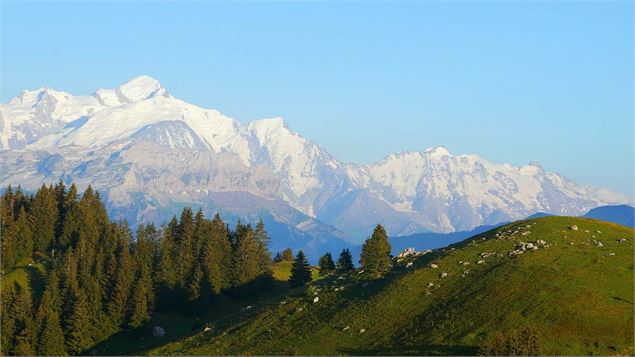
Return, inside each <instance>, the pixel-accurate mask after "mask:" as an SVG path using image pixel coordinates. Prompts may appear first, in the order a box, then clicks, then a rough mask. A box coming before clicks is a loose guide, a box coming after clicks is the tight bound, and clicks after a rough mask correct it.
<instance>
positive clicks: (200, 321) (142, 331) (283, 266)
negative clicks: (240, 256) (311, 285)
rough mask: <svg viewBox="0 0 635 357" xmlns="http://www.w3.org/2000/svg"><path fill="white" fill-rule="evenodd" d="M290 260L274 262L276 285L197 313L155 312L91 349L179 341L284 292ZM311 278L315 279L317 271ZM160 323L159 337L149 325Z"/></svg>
mask: <svg viewBox="0 0 635 357" xmlns="http://www.w3.org/2000/svg"><path fill="white" fill-rule="evenodd" d="M291 264H292V262H280V263H276V264H274V265H273V267H272V270H273V275H274V278H275V279H276V283H275V289H274V290H272V291H270V292H268V293H266V294H261V295H259V296H256V297H254V298H252V299H247V300H244V301H236V300H232V299H230V298H228V297H226V296H224V295H221V296H219V297H218V300H217V301H216V303H215V306H214V308H212V309H210V310H209V311H207V312H204V313H201V314H200V315H189V316H188V315H182V314H178V313H155V314H154V315H153V316H152V318H151V320H150V322H149V323H147V324H146V325H145V326H143V327H140V328H137V329H131V330H124V331H122V332H120V333H118V334H116V335H114V336H112V337H111V338H109V339H108V340H106V341H104V342H102V343H100V344H98V345H97V346H95V347H94V348H92V349H91V351H94V353H96V354H98V355H108V356H109V355H137V354H142V353H144V351H147V350H149V349H152V348H156V347H159V346H161V345H163V344H165V343H168V342H171V341H178V340H181V339H184V338H186V337H188V336H190V335H192V334H193V333H194V332H195V331H200V330H201V329H202V327H201V326H202V325H205V323H206V322H209V321H215V320H217V319H221V318H226V317H227V316H233V315H236V314H240V313H241V311H247V310H249V309H246V307H247V306H254V304H256V303H257V302H258V301H260V300H262V299H272V298H276V297H278V296H280V295H283V294H285V293H286V292H287V291H288V290H289V286H288V283H287V280H288V279H289V276H290V275H291ZM313 278H314V279H318V275H317V271H315V272H314V273H313ZM154 326H161V327H163V328H164V329H165V330H166V335H165V336H163V337H162V338H157V337H153V336H152V328H153V327H154Z"/></svg>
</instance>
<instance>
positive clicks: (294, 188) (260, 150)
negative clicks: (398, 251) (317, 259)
mask: <svg viewBox="0 0 635 357" xmlns="http://www.w3.org/2000/svg"><path fill="white" fill-rule="evenodd" d="M0 163H1V166H2V172H1V173H0V185H1V186H2V187H6V186H7V185H14V186H15V185H21V186H22V188H24V189H26V190H36V189H37V188H38V187H39V186H40V185H42V183H47V184H48V183H55V182H57V181H58V180H62V181H64V182H67V183H68V182H71V181H72V182H75V183H76V184H77V185H78V186H79V187H80V188H84V187H87V186H88V185H92V186H93V188H95V189H97V190H99V191H100V192H101V193H102V195H103V197H104V199H105V200H106V202H107V206H108V209H109V211H110V213H111V214H112V215H113V216H114V217H115V218H125V219H127V220H129V221H130V222H131V223H132V224H136V223H140V222H155V223H161V222H165V221H166V220H167V219H169V218H170V217H171V216H172V215H174V214H175V213H177V212H178V211H179V210H180V209H181V208H182V207H184V206H185V205H189V206H193V207H195V208H197V207H198V208H201V209H203V210H204V211H205V213H207V214H213V213H214V212H221V213H222V214H223V215H224V216H226V217H228V218H230V219H234V220H237V219H243V220H248V221H254V220H256V219H258V218H259V217H262V218H263V219H265V220H266V223H267V224H268V225H269V226H270V227H271V228H270V230H271V231H272V232H271V233H272V235H274V234H275V235H277V236H278V237H274V240H273V245H274V246H273V250H274V251H275V250H276V249H282V248H284V247H285V246H286V245H289V246H292V247H293V248H296V249H297V248H303V249H305V250H307V251H308V252H309V254H313V255H315V254H318V253H320V252H321V251H324V250H325V248H328V249H339V248H340V247H343V246H345V245H346V244H350V243H358V242H360V241H361V240H362V239H364V238H366V237H367V236H368V235H369V234H370V232H371V231H372V227H373V226H374V225H376V224H377V223H382V224H384V225H385V226H386V228H387V229H388V231H389V232H390V233H391V235H408V234H414V233H418V232H455V231H465V230H471V229H474V228H476V227H479V226H482V225H493V224H497V223H500V222H505V221H510V220H515V219H520V218H524V217H526V216H528V215H530V214H533V213H535V212H548V213H551V214H559V215H579V214H583V213H585V212H587V211H588V210H590V209H592V208H594V207H598V206H602V205H607V204H619V203H630V202H631V199H630V198H629V197H626V196H623V195H620V194H617V193H613V192H610V191H609V190H606V189H603V188H594V187H588V186H584V185H581V184H578V183H576V182H574V181H572V180H570V179H568V178H566V177H564V176H562V175H559V174H557V173H552V172H546V171H545V170H544V169H543V168H542V167H540V165H539V164H537V163H530V164H527V165H524V166H520V167H518V166H513V165H510V164H505V163H494V162H490V161H488V160H485V159H483V158H480V157H479V156H476V155H453V154H452V153H451V152H450V151H449V150H448V149H446V148H445V147H435V148H429V149H426V150H423V151H416V152H401V153H395V154H391V155H388V156H387V157H386V158H385V159H383V160H381V161H380V162H377V163H375V164H371V165H360V164H355V163H343V162H341V161H339V160H337V159H336V158H334V157H333V156H332V155H330V154H329V153H328V152H327V151H326V150H325V149H323V148H322V147H320V146H319V145H318V144H317V143H315V142H312V141H310V140H307V139H305V138H303V137H302V136H301V135H299V134H298V133H295V132H293V131H292V130H291V129H290V128H289V127H288V126H287V124H286V123H285V122H284V120H283V119H282V118H267V119H261V120H255V121H252V122H249V123H246V124H242V123H240V122H238V121H237V120H235V119H233V118H230V117H227V116H225V115H223V114H222V113H221V112H219V111H216V110H213V109H205V108H201V107H198V106H196V105H192V104H190V103H187V102H185V101H183V100H180V99H177V98H174V97H173V96H172V95H171V94H170V93H169V92H168V91H167V90H166V89H165V88H164V87H163V86H162V85H161V84H160V83H159V81H157V80H155V79H153V78H151V77H148V76H139V77H137V78H134V79H132V80H130V81H128V82H127V83H124V84H122V85H121V86H119V87H118V88H115V89H98V90H96V91H95V92H94V93H93V94H91V95H85V96H73V95H71V94H69V93H66V92H61V91H56V90H53V89H51V88H48V87H42V88H39V89H36V90H32V91H23V92H22V93H20V94H19V95H18V96H17V97H16V98H14V99H12V100H10V101H9V102H8V103H3V104H0Z"/></svg>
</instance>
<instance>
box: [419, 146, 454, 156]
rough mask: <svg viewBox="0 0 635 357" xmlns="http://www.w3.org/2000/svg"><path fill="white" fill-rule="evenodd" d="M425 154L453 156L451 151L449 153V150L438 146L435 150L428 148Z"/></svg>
mask: <svg viewBox="0 0 635 357" xmlns="http://www.w3.org/2000/svg"><path fill="white" fill-rule="evenodd" d="M424 152H425V153H426V154H428V155H430V156H438V157H442V156H450V155H452V154H451V153H450V151H448V149H446V148H445V146H437V147H433V148H428V149H426V150H425V151H424Z"/></svg>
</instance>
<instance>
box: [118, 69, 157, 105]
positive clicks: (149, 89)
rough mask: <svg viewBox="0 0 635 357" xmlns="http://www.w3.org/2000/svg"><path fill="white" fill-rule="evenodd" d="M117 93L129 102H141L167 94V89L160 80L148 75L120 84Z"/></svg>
mask: <svg viewBox="0 0 635 357" xmlns="http://www.w3.org/2000/svg"><path fill="white" fill-rule="evenodd" d="M117 93H118V94H120V95H121V96H123V97H125V98H126V99H128V101H129V102H139V101H142V100H144V99H148V98H150V97H153V96H156V95H167V91H166V90H165V88H163V86H162V85H161V83H159V81H157V80H156V79H154V78H152V77H150V76H146V75H141V76H138V77H135V78H133V79H131V80H129V81H128V82H126V83H124V84H122V85H120V86H119V87H118V88H117Z"/></svg>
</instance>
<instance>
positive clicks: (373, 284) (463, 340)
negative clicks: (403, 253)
mask: <svg viewBox="0 0 635 357" xmlns="http://www.w3.org/2000/svg"><path fill="white" fill-rule="evenodd" d="M574 224H575V225H577V226H578V227H579V230H578V231H573V230H570V229H569V228H568V227H570V226H572V225H574ZM527 231H529V232H531V233H530V234H529V235H522V234H523V232H527ZM598 231H600V232H601V233H599V232H598ZM621 238H626V239H627V241H626V242H622V243H619V242H618V239H621ZM633 238H634V231H633V229H632V228H627V227H623V226H619V225H616V224H612V223H606V222H601V221H596V220H591V219H582V218H572V217H542V218H537V219H534V220H530V221H520V222H515V223H513V224H510V225H507V226H503V227H500V228H498V229H495V230H492V231H489V232H486V233H483V234H480V235H477V236H475V237H472V238H470V239H468V240H466V241H463V242H461V243H458V244H454V245H452V246H450V247H447V248H445V249H442V250H436V251H434V252H432V253H430V254H426V255H422V256H419V257H416V258H411V259H406V260H404V261H402V262H396V261H394V264H395V265H394V267H393V270H392V271H391V272H390V273H389V274H387V275H386V276H385V277H384V278H382V279H378V280H367V279H366V278H365V276H364V274H363V273H359V272H355V273H353V274H350V275H344V276H331V277H326V278H323V279H321V280H318V281H315V282H313V283H312V284H311V287H310V288H308V289H294V290H289V291H288V292H286V293H283V294H280V295H277V296H271V297H270V298H268V299H265V300H262V301H260V302H259V303H258V304H257V305H255V307H254V308H253V309H250V310H247V311H245V310H242V311H241V310H239V311H237V312H236V313H232V314H227V315H224V316H223V317H220V318H218V319H216V320H215V321H214V323H213V326H214V329H213V331H210V332H205V333H204V332H199V333H195V334H194V335H193V336H190V337H187V338H184V339H181V340H178V341H174V342H171V343H168V344H165V345H163V346H160V347H157V348H154V349H151V350H148V351H145V352H147V353H150V354H159V355H192V354H194V355H228V354H229V355H257V354H259V355H286V354H302V355H339V354H357V355H377V354H380V355H395V354H396V355H409V354H416V355H422V354H429V355H437V354H439V355H447V354H455V355H466V354H467V355H470V354H477V353H478V346H479V345H480V344H481V342H482V341H483V339H484V338H485V337H486V336H488V335H489V334H491V333H493V332H496V331H501V332H504V333H505V332H509V331H513V330H517V329H520V328H522V327H524V326H532V327H535V328H536V329H537V330H538V331H539V335H540V341H541V344H542V349H543V352H544V353H545V354H550V355H583V354H584V355H587V354H589V355H591V354H592V355H598V354H599V355H610V354H629V355H632V354H633V352H634V351H633V332H634V331H633V322H634V321H633V300H634V299H633V288H634V287H633ZM539 239H542V240H545V241H546V242H547V245H548V247H545V248H540V249H538V250H535V251H527V252H525V253H523V254H521V255H518V256H515V257H511V256H509V255H508V253H509V252H510V251H511V250H513V249H514V246H515V244H516V243H517V242H520V241H523V242H529V241H531V242H535V241H537V240H539ZM596 241H600V242H602V244H603V246H601V247H600V246H598V244H597V243H596ZM571 243H573V244H571ZM481 253H494V254H492V255H490V256H488V257H486V258H481V257H480V255H481ZM609 253H614V255H610V254H609ZM478 260H484V261H485V262H484V263H482V264H477V262H478ZM410 261H411V262H412V263H413V266H412V267H409V268H407V267H406V264H407V263H408V262H410ZM460 261H463V262H469V265H462V264H459V262H460ZM431 263H435V264H437V265H438V268H437V269H433V268H431V267H430V264H431ZM280 270H281V271H280V272H279V274H278V275H277V276H278V277H284V272H282V270H283V269H282V268H281V267H280ZM466 270H469V272H468V273H465V271H466ZM442 272H444V273H447V276H446V277H443V278H441V277H440V274H441V273H442ZM430 283H432V284H434V285H433V286H429V284H430ZM316 296H317V297H319V302H317V303H313V299H314V297H316ZM145 352H144V353H145Z"/></svg>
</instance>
